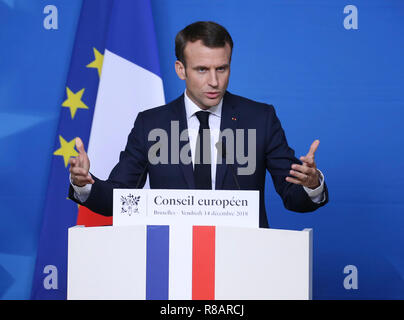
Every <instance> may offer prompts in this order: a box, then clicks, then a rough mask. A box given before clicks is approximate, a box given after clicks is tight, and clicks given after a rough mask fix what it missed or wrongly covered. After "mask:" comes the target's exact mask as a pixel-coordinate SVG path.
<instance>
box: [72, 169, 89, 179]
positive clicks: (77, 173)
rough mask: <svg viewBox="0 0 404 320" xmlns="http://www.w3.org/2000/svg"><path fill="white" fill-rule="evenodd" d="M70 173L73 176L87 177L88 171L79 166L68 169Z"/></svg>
mask: <svg viewBox="0 0 404 320" xmlns="http://www.w3.org/2000/svg"><path fill="white" fill-rule="evenodd" d="M70 173H71V174H73V175H75V176H82V177H87V176H88V172H87V170H85V169H83V168H80V167H73V168H72V169H71V170H70Z"/></svg>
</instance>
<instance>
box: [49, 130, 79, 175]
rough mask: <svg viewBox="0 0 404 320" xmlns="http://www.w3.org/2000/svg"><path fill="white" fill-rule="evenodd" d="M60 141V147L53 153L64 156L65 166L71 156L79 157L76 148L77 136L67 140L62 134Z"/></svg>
mask: <svg viewBox="0 0 404 320" xmlns="http://www.w3.org/2000/svg"><path fill="white" fill-rule="evenodd" d="M59 141H60V148H59V149H57V150H56V151H55V152H54V153H53V154H54V155H55V156H62V157H63V160H64V162H65V167H67V165H68V164H69V159H70V157H77V156H78V153H77V151H76V150H75V149H74V146H75V144H76V138H74V139H72V140H71V141H69V142H67V141H66V140H65V139H63V137H62V136H61V135H59Z"/></svg>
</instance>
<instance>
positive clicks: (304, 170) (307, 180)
mask: <svg viewBox="0 0 404 320" xmlns="http://www.w3.org/2000/svg"><path fill="white" fill-rule="evenodd" d="M319 144H320V141H319V140H315V141H314V142H313V143H312V144H311V146H310V150H309V152H308V153H307V155H306V156H304V157H300V160H301V161H302V162H303V164H302V165H300V164H293V165H292V170H290V175H291V176H293V178H292V177H286V181H288V182H291V183H295V184H300V185H302V186H305V187H307V188H310V189H315V188H317V187H319V186H320V175H319V173H318V171H317V167H316V162H315V161H314V153H315V152H316V150H317V148H318V145H319Z"/></svg>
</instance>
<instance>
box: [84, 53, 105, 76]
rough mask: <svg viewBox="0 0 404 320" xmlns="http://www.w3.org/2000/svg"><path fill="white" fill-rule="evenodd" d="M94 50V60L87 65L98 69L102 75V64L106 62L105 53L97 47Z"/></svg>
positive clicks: (99, 74)
mask: <svg viewBox="0 0 404 320" xmlns="http://www.w3.org/2000/svg"><path fill="white" fill-rule="evenodd" d="M93 51H94V58H95V59H94V61H93V62H91V63H89V64H88V65H86V67H87V68H94V69H97V70H98V76H99V77H101V70H102V64H103V62H104V55H103V54H102V53H100V52H99V51H98V50H97V49H96V48H93Z"/></svg>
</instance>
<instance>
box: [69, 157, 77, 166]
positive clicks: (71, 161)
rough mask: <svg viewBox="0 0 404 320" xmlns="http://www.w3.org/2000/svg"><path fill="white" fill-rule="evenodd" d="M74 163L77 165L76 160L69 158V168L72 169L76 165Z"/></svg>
mask: <svg viewBox="0 0 404 320" xmlns="http://www.w3.org/2000/svg"><path fill="white" fill-rule="evenodd" d="M76 163H77V160H76V158H73V157H71V158H70V159H69V164H70V166H71V167H72V166H73V167H74V166H75V165H76Z"/></svg>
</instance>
